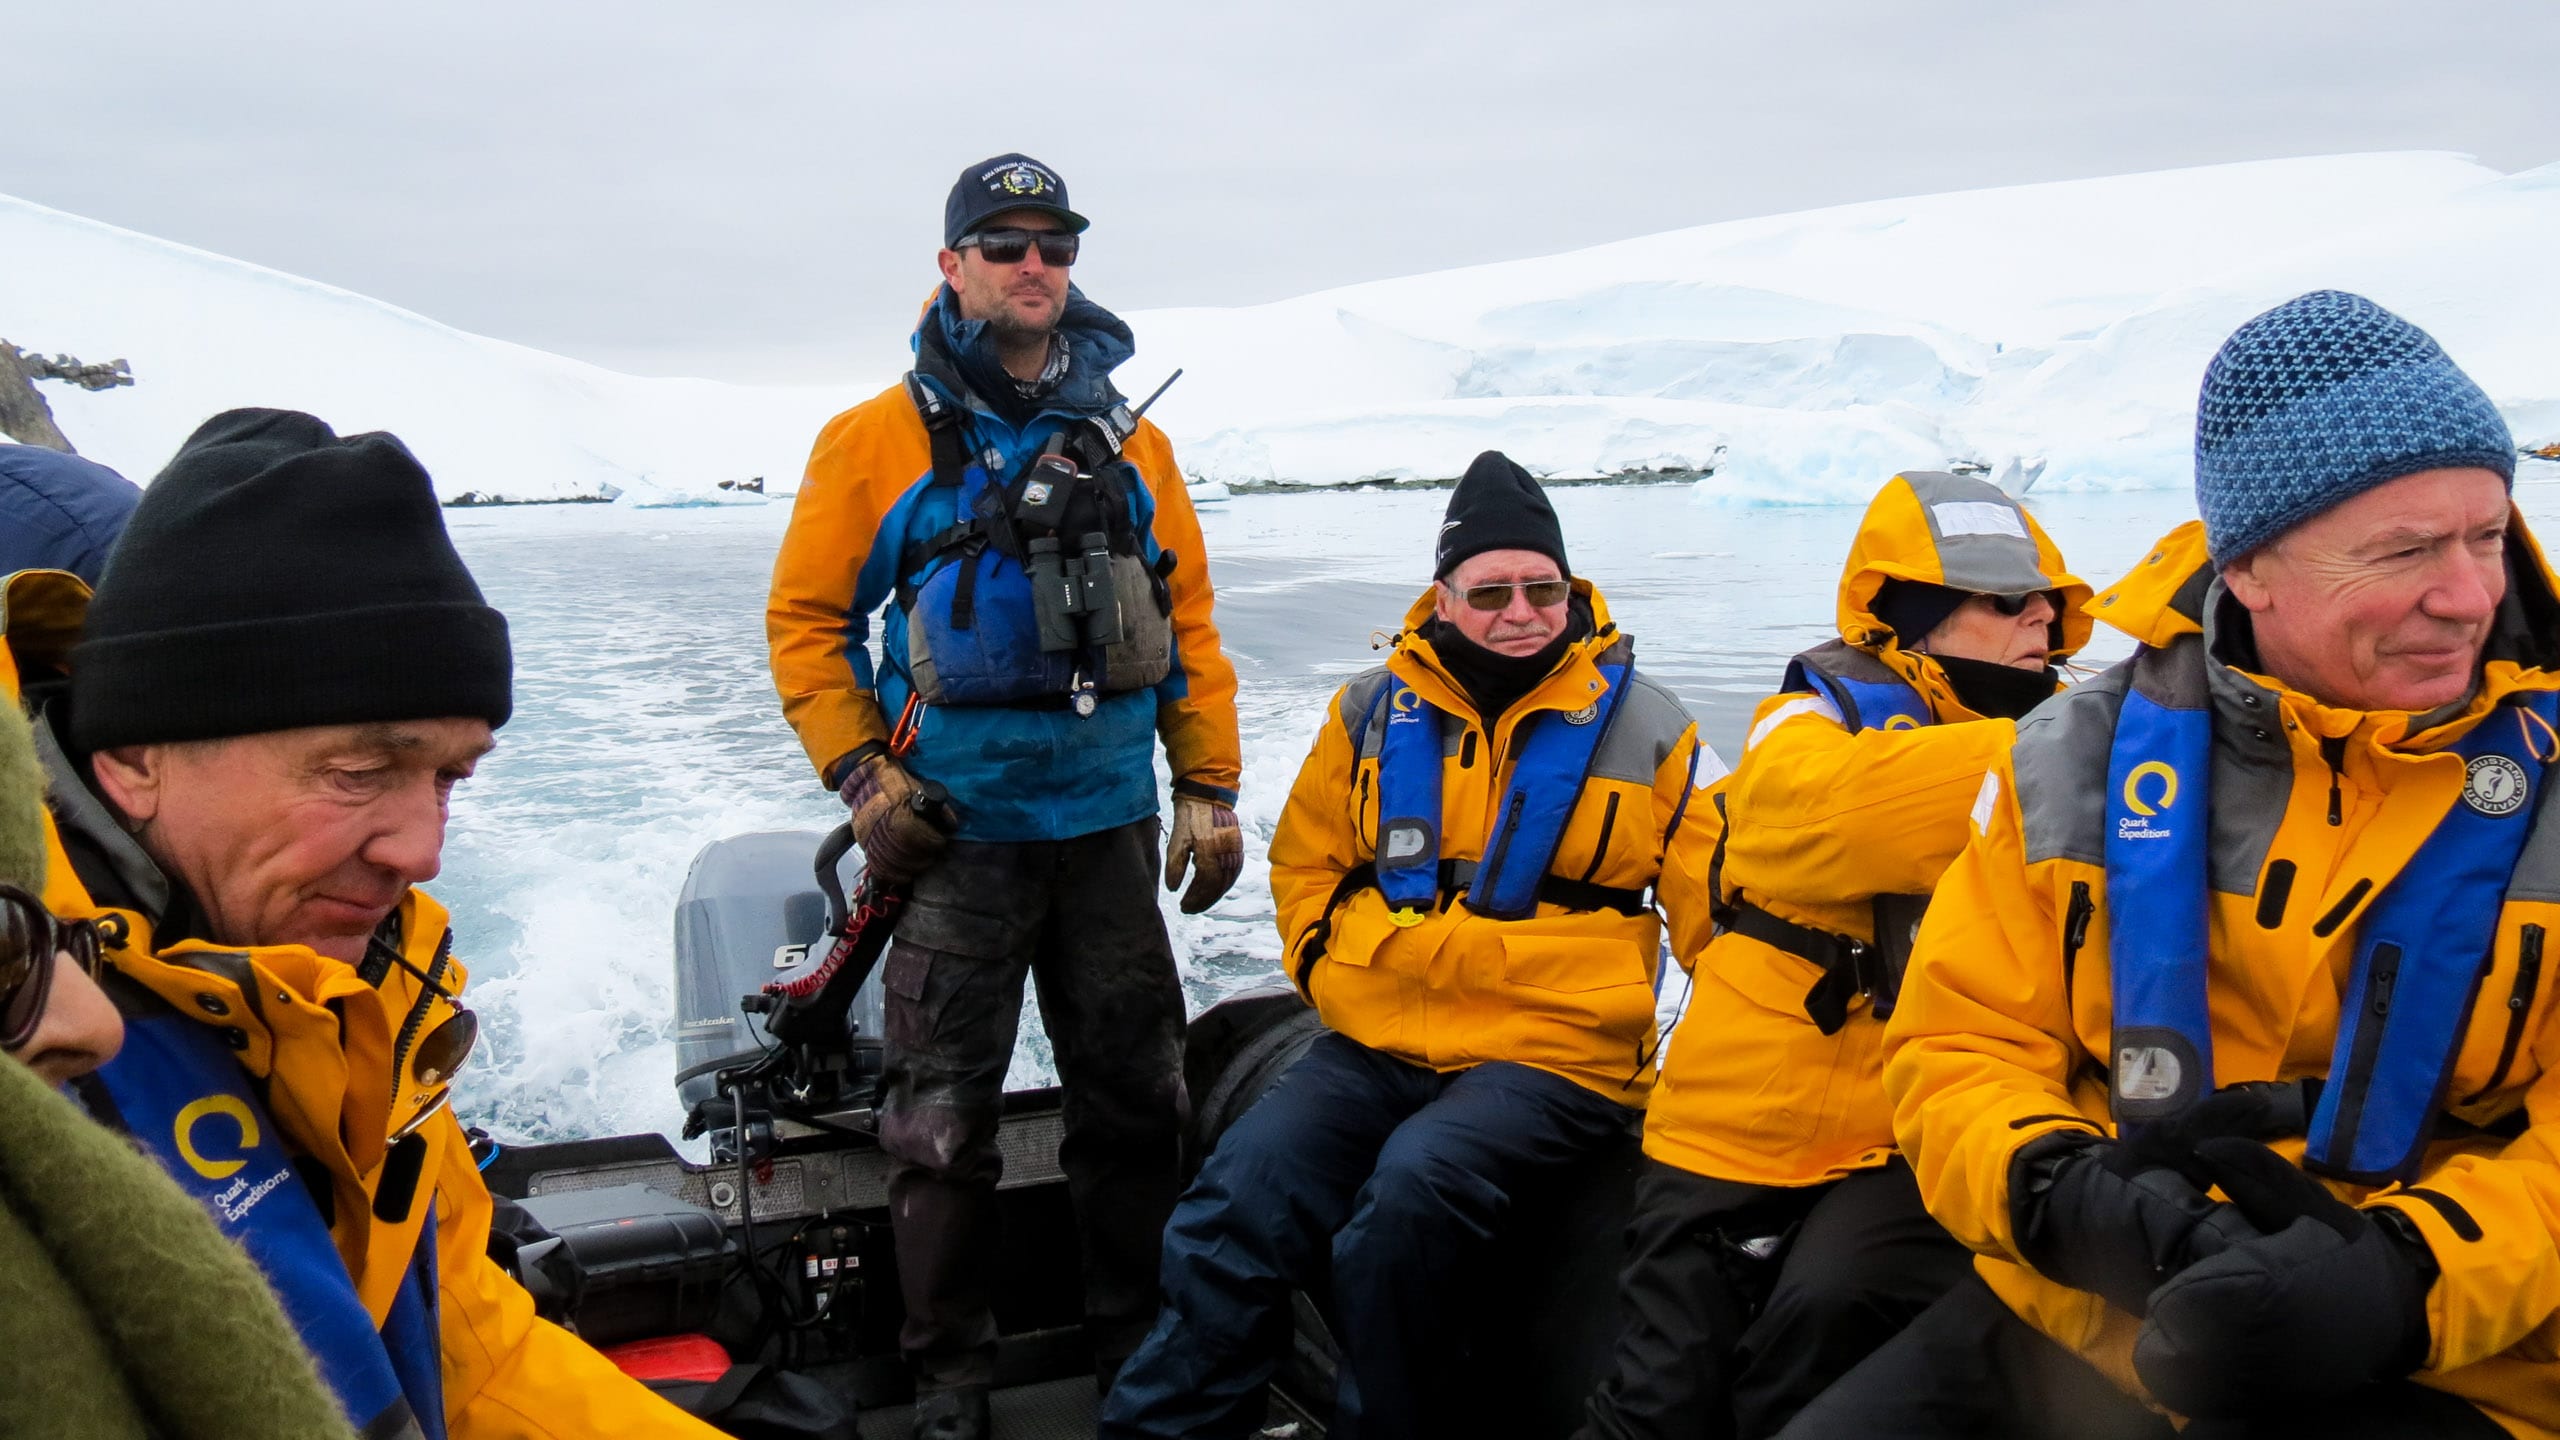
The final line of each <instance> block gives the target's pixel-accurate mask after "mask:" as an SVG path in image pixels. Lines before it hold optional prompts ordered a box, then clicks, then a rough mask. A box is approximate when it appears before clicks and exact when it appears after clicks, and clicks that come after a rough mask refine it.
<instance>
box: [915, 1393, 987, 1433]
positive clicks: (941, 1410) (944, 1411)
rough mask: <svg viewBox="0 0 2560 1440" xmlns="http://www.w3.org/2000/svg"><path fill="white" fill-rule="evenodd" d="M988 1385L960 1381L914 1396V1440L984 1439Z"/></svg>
mask: <svg viewBox="0 0 2560 1440" xmlns="http://www.w3.org/2000/svg"><path fill="white" fill-rule="evenodd" d="M991 1433H992V1431H991V1429H990V1426H989V1423H988V1420H987V1387H985V1386H984V1385H963V1386H959V1387H958V1388H956V1389H951V1390H927V1391H925V1392H924V1393H922V1394H920V1395H918V1396H916V1429H915V1440H987V1436H988V1435H989V1434H991Z"/></svg>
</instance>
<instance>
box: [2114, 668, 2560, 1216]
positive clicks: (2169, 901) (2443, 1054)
mask: <svg viewBox="0 0 2560 1440" xmlns="http://www.w3.org/2000/svg"><path fill="white" fill-rule="evenodd" d="M2202 654H2203V646H2202V642H2201V641H2200V640H2194V639H2189V640H2185V641H2181V642H2179V644H2178V645H2177V646H2174V647H2172V648H2171V649H2169V650H2165V651H2164V650H2149V649H2146V650H2144V651H2143V652H2142V653H2141V654H2139V655H2138V656H2137V657H2136V658H2135V661H2134V664H2135V666H2136V675H2137V680H2136V688H2133V689H2130V690H2128V691H2127V693H2126V695H2125V700H2124V708H2123V710H2122V712H2121V713H2120V714H2119V716H2118V718H2117V721H2116V730H2115V737H2114V741H2113V747H2112V749H2111V751H2110V753H2109V756H2108V761H2107V829H2106V872H2107V903H2108V905H2109V906H2110V908H2111V909H2112V910H2113V911H2114V913H2115V914H2116V915H2117V916H2118V917H2130V916H2138V917H2140V920H2139V923H2130V924H2128V923H2118V924H2114V925H2110V926H2109V927H2108V957H2109V960H2110V963H2111V966H2112V969H2113V972H2114V984H2113V1004H2114V1008H2115V1022H2114V1024H2115V1029H2114V1036H2113V1039H2112V1041H2111V1042H2110V1048H2111V1049H2112V1050H2113V1051H2114V1065H2113V1067H2112V1075H2113V1082H2112V1086H2111V1088H2112V1091H2113V1098H2114V1108H2115V1114H2116V1119H2117V1122H2118V1124H2119V1126H2120V1127H2122V1128H2123V1129H2124V1130H2125V1131H2126V1133H2128V1134H2133V1133H2138V1132H2139V1130H2140V1128H2141V1126H2142V1125H2143V1124H2144V1123H2146V1122H2153V1121H2158V1120H2162V1119H2165V1118H2167V1117H2169V1116H2173V1115H2176V1114H2179V1113H2181V1112H2183V1111H2184V1110H2185V1109H2187V1107H2189V1106H2191V1105H2193V1104H2195V1103H2196V1102H2197V1101H2199V1100H2201V1099H2202V1098H2203V1097H2204V1096H2205V1095H2206V1094H2208V1093H2210V1092H2211V1090H2212V1089H2213V1083H2214V1081H2213V1018H2212V1012H2211V1009H2210V1007H2209V1005H2208V1002H2207V989H2208V984H2209V975H2210V971H2211V933H2212V931H2211V922H2210V918H2209V915H2208V911H2207V908H2206V907H2207V905H2208V903H2209V891H2210V888H2211V887H2210V884H2209V881H2208V878H2207V877H2208V870H2207V848H2208V842H2209V839H2210V833H2211V819H2212V813H2211V812H2212V806H2211V803H2210V798H2211V797H2210V794H2209V779H2210V776H2211V773H2212V768H2211V767H2212V752H2213V715H2212V711H2211V709H2210V702H2209V701H2208V702H2207V703H2206V704H2205V705H2201V706H2198V707H2196V708H2186V707H2182V706H2177V705H2171V704H2166V703H2163V702H2162V701H2160V700H2157V699H2154V698H2153V696H2152V695H2149V694H2145V693H2144V692H2143V689H2142V688H2140V687H2141V679H2140V677H2141V675H2142V673H2143V667H2145V666H2166V665H2170V664H2177V663H2194V661H2195V660H2196V659H2200V658H2201V656H2202ZM2154 688H2165V687H2154ZM2512 708H2529V709H2531V710H2532V711H2533V712H2534V713H2535V714H2537V715H2539V716H2540V717H2541V719H2542V720H2543V721H2544V722H2545V724H2546V725H2548V724H2550V723H2551V722H2553V721H2554V720H2555V717H2560V697H2555V696H2553V695H2550V694H2538V695H2534V696H2531V697H2530V698H2526V699H2522V700H2520V701H2516V702H2510V705H2509V706H2502V707H2500V708H2498V709H2495V710H2492V711H2490V712H2489V713H2488V714H2487V715H2485V716H2483V717H2482V718H2481V719H2480V721H2479V722H2478V723H2477V724H2475V725H2474V726H2472V728H2471V730H2470V732H2469V733H2468V734H2466V735H2464V736H2463V737H2462V739H2461V741H2460V742H2459V743H2457V744H2456V745H2455V746H2454V747H2453V753H2455V754H2457V755H2460V756H2461V757H2462V758H2463V760H2464V762H2465V763H2466V764H2467V765H2468V766H2469V767H2470V774H2471V775H2472V776H2473V777H2474V779H2473V781H2472V783H2471V785H2470V786H2469V787H2467V788H2466V791H2465V794H2464V797H2463V798H2462V799H2459V800H2457V801H2456V802H2455V803H2454V806H2453V808H2452V809H2451V810H2449V811H2447V812H2446V813H2445V817H2444V818H2443V819H2442V820H2440V821H2438V822H2437V823H2436V827H2435V830H2434V832H2433V833H2432V834H2430V835H2429V836H2428V837H2427V839H2426V842H2425V843H2424V844H2422V845H2420V846H2419V847H2418V852H2417V854H2416V855H2414V856H2412V857H2411V858H2410V860H2409V863H2408V864H2407V865H2406V866H2404V867H2402V869H2401V871H2400V873H2399V874H2398V875H2395V876H2393V877H2392V879H2391V882H2390V883H2389V884H2388V885H2385V886H2384V887H2383V889H2382V893H2381V894H2379V895H2377V896H2375V897H2374V899H2373V902H2372V904H2371V905H2370V906H2369V907H2368V908H2367V909H2366V911H2365V916H2364V920H2363V922H2362V925H2361V927H2360V929H2359V932H2358V934H2357V938H2356V954H2355V968H2354V970H2353V972H2352V973H2351V974H2350V976H2349V978H2348V981H2347V993H2346V996H2345V999H2344V1000H2343V1002H2342V1003H2341V1005H2340V1009H2339V1017H2340V1018H2339V1026H2338V1039H2337V1045H2336V1048H2335V1049H2334V1050H2333V1051H2332V1052H2331V1056H2330V1060H2329V1073H2328V1076H2327V1078H2326V1080H2325V1082H2324V1083H2323V1084H2322V1085H2321V1087H2320V1094H2319V1101H2318V1104H2317V1106H2316V1107H2315V1108H2314V1109H2313V1111H2312V1114H2311V1121H2310V1132H2309V1136H2308V1139H2309V1141H2310V1144H2309V1148H2308V1150H2307V1152H2306V1153H2305V1156H2304V1164H2305V1166H2306V1167H2307V1168H2309V1169H2312V1170H2315V1171H2317V1172H2319V1173H2321V1174H2325V1175H2331V1176H2335V1177H2337V1178H2339V1179H2342V1180H2348V1181H2353V1182H2355V1183H2357V1184H2364V1185H2380V1184H2386V1183H2388V1182H2390V1181H2393V1180H2401V1179H2406V1178H2408V1177H2409V1175H2411V1174H2412V1173H2414V1171H2415V1168H2416V1166H2417V1164H2418V1162H2419V1160H2420V1159H2421V1158H2422V1156H2423V1154H2424V1152H2425V1149H2426V1144H2427V1140H2428V1137H2429V1136H2430V1134H2431V1133H2432V1132H2433V1130H2434V1127H2435V1120H2436V1115H2437V1113H2438V1110H2439V1108H2440V1105H2441V1098H2440V1097H2441V1096H2442V1094H2443V1087H2444V1082H2445V1079H2446V1076H2447V1072H2448V1071H2449V1070H2450V1068H2451V1066H2452V1064H2453V1057H2454V1052H2455V1050H2456V1049H2457V1048H2458V1045H2459V1042H2460V1040H2461V1029H2462V1024H2463V1021H2464V1019H2465V1018H2466V1017H2467V1016H2468V1015H2469V1013H2470V1008H2471V1000H2472V992H2473V990H2474V989H2475V988H2477V986H2478V984H2479V979H2480V974H2481V966H2482V959H2483V957H2484V956H2486V955H2488V954H2489V952H2490V947H2491V945H2492V944H2493V943H2494V941H2495V939H2496V934H2497V925H2498V916H2499V913H2500V911H2501V910H2502V908H2503V905H2504V901H2505V896H2506V890H2507V885H2508V882H2509V880H2510V879H2511V877H2512V876H2513V874H2514V872H2515V866H2516V860H2517V858H2518V857H2519V856H2521V855H2522V854H2523V853H2524V843H2525V839H2526V837H2527V836H2528V835H2530V834H2531V833H2532V830H2533V817H2534V811H2535V806H2534V805H2533V804H2531V803H2530V800H2531V799H2532V797H2533V796H2534V793H2535V787H2536V786H2537V785H2538V784H2539V783H2540V781H2541V778H2542V772H2543V761H2542V759H2541V758H2540V757H2539V756H2537V755H2536V754H2535V753H2534V749H2533V746H2532V745H2531V744H2530V743H2528V741H2527V738H2526V736H2525V734H2524V725H2525V723H2526V722H2524V721H2523V719H2522V717H2521V716H2520V715H2518V714H2512V713H2510V710H2511V709H2512ZM2483 777H2485V778H2483ZM2482 796H2486V797H2488V798H2487V799H2486V800H2485V801H2484V800H2483V799H2481V798H2480V797H2482Z"/></svg>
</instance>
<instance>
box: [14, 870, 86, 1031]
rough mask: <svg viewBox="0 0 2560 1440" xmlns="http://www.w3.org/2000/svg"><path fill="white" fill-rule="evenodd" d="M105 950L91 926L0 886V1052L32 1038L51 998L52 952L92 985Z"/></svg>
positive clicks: (32, 897) (24, 892) (23, 894)
mask: <svg viewBox="0 0 2560 1440" xmlns="http://www.w3.org/2000/svg"><path fill="white" fill-rule="evenodd" d="M104 950H105V947H104V946H103V945H101V944H100V943H99V940H98V927H97V924H96V923H95V922H94V921H89V920H64V919H60V918H58V917H56V916H55V915H54V913H53V912H52V911H50V910H47V909H46V908H44V902H43V901H41V900H38V899H37V898H36V897H34V896H33V895H30V894H28V893H27V892H26V891H24V890H21V889H19V888H18V887H17V886H15V885H0V1050H8V1051H16V1050H18V1049H20V1048H22V1047H23V1046H25V1045H26V1043H27V1042H28V1041H29V1040H32V1039H34V1038H35V1034H36V1027H37V1026H38V1025H40V1024H42V1023H43V1022H44V1007H45V1004H46V1002H47V1001H49V1000H51V999H52V998H53V957H54V954H55V952H56V951H62V952H67V953H68V954H69V955H70V956H71V959H72V961H73V963H75V964H77V965H78V966H79V967H80V968H81V969H82V970H83V971H85V972H87V974H88V975H89V977H90V978H91V979H95V978H97V974H98V966H99V963H100V961H101V958H102V956H103V954H104Z"/></svg>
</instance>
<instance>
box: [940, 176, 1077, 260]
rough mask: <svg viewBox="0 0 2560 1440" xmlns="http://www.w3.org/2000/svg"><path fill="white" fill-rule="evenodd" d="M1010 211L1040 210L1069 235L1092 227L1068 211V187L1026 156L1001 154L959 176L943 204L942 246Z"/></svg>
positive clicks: (956, 240)
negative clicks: (1054, 217)
mask: <svg viewBox="0 0 2560 1440" xmlns="http://www.w3.org/2000/svg"><path fill="white" fill-rule="evenodd" d="M1008 210H1042V211H1046V212H1047V213H1049V214H1051V215H1055V216H1057V217H1058V219H1059V221H1060V223H1062V224H1064V225H1065V226H1066V227H1067V233H1068V234H1070V235H1081V234H1083V233H1084V228H1085V227H1086V226H1087V225H1090V224H1092V223H1093V222H1092V221H1090V220H1087V219H1085V218H1084V217H1083V216H1081V215H1079V214H1077V213H1076V212H1074V211H1073V210H1070V209H1068V208H1067V182H1066V181H1064V180H1061V179H1059V178H1058V172H1057V171H1055V170H1052V169H1050V168H1049V167H1048V166H1046V165H1043V164H1041V163H1040V162H1039V161H1037V160H1034V159H1032V158H1031V157H1030V156H1028V155H998V156H996V157H995V158H994V159H992V160H981V161H979V162H978V163H977V164H975V165H972V166H970V167H969V168H968V169H966V170H963V171H961V172H960V179H959V181H958V183H956V184H954V185H953V186H952V187H951V198H950V199H948V200H945V201H943V202H942V243H943V244H945V245H951V246H956V245H958V244H959V243H960V237H961V236H963V235H966V234H969V233H970V232H971V231H973V230H976V229H977V228H978V227H979V226H981V225H984V224H986V223H987V221H989V220H990V219H993V218H994V217H996V216H998V215H1002V214H1003V213H1005V212H1006V211H1008Z"/></svg>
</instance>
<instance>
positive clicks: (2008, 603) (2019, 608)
mask: <svg viewBox="0 0 2560 1440" xmlns="http://www.w3.org/2000/svg"><path fill="white" fill-rule="evenodd" d="M1982 598H1983V599H1985V600H1988V601H1990V602H1991V608H1992V609H1994V610H1997V611H1999V612H2000V613H2001V614H2003V615H2008V616H2012V617H2015V616H2019V615H2024V614H2026V613H2027V607H2028V606H2029V605H2032V604H2034V603H2035V602H2036V601H2038V600H2051V599H2052V598H2053V592H2052V591H2050V590H2030V591H2028V592H2027V593H2026V594H2024V595H1985V596H1983V597H1982ZM2053 608H2054V610H2055V611H2056V612H2057V613H2059V612H2060V611H2061V609H2062V607H2061V606H2060V605H2058V604H2057V605H2055V606H2054V607H2053Z"/></svg>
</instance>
